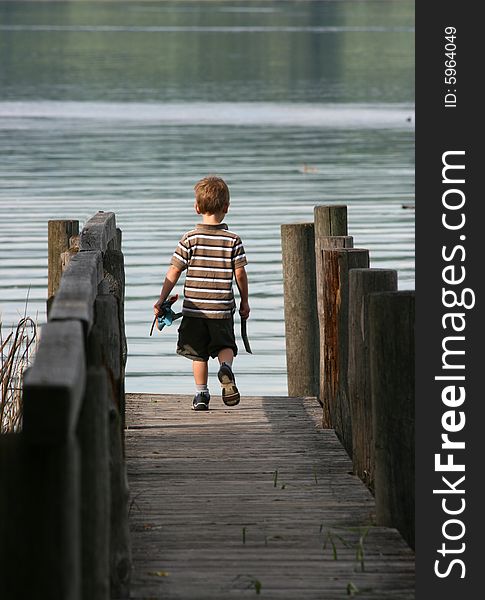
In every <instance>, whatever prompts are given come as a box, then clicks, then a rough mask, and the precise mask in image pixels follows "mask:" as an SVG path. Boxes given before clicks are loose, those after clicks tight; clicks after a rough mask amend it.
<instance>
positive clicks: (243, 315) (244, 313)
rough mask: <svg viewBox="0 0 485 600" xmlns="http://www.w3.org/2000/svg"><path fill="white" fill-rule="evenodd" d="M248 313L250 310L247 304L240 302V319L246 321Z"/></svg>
mask: <svg viewBox="0 0 485 600" xmlns="http://www.w3.org/2000/svg"><path fill="white" fill-rule="evenodd" d="M250 312H251V309H250V308H249V302H241V304H240V306H239V314H240V315H241V319H247V318H248V317H249V313H250Z"/></svg>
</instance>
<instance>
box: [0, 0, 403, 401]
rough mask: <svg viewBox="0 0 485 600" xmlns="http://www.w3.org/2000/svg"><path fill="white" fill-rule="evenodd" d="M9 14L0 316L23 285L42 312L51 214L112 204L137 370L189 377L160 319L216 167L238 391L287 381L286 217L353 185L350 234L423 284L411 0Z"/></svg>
mask: <svg viewBox="0 0 485 600" xmlns="http://www.w3.org/2000/svg"><path fill="white" fill-rule="evenodd" d="M202 5H204V6H202ZM0 25H1V30H2V31H1V33H0V50H1V54H2V57H3V58H2V65H1V66H0V258H1V265H0V290H1V311H2V319H3V322H4V324H5V323H11V322H13V321H14V320H15V319H16V314H17V312H18V311H20V310H23V305H24V302H25V298H26V296H27V294H29V297H30V299H29V305H30V307H31V309H33V310H35V311H39V315H40V320H43V319H44V300H45V296H46V284H47V271H46V262H47V249H46V232H47V220H48V219H49V218H78V219H80V220H81V221H84V220H85V219H86V218H88V217H89V216H90V215H91V214H93V213H94V212H96V211H97V210H113V211H115V212H116V215H117V221H118V224H119V226H120V227H121V229H122V230H123V240H124V250H125V259H126V274H127V302H126V322H127V332H128V336H129V351H130V358H129V363H128V379H127V388H128V390H129V391H148V390H151V391H165V392H174V391H188V392H191V390H192V382H191V377H190V374H189V371H188V369H189V368H190V365H189V363H188V361H186V360H184V359H182V358H180V357H177V356H175V355H174V346H175V339H176V327H171V328H166V329H165V330H164V332H163V334H158V333H157V334H156V335H155V336H154V337H153V338H149V337H148V332H149V327H150V322H151V313H152V309H151V306H152V303H153V300H154V299H155V297H156V296H157V294H158V292H159V288H160V284H161V281H162V278H163V276H164V273H165V270H166V266H167V264H168V262H169V259H170V255H171V253H172V251H173V248H174V246H175V244H176V242H177V240H178V238H179V236H180V234H181V233H182V232H183V231H185V230H186V229H188V228H189V227H191V226H192V225H193V223H194V222H195V220H196V215H195V214H194V213H193V208H192V205H193V197H192V188H193V185H194V183H195V181H197V180H198V179H199V178H200V177H202V176H204V175H206V174H207V173H217V174H220V175H222V176H223V177H225V178H226V179H227V181H228V183H229V186H230V189H231V194H232V201H231V209H230V212H229V215H228V218H227V222H228V223H229V225H230V227H231V228H232V229H234V230H236V231H237V232H238V233H240V235H241V236H242V238H243V239H244V242H245V246H246V250H247V253H248V256H249V260H250V264H249V265H248V273H249V277H250V289H251V301H252V302H251V303H252V315H251V321H250V324H249V334H250V338H251V345H252V347H253V351H254V353H255V354H254V356H248V355H245V353H244V351H242V352H241V356H240V358H238V363H237V365H238V373H240V375H238V382H239V383H240V387H241V388H242V389H243V391H245V392H247V393H275V394H277V393H286V379H285V360H284V323H283V299H282V281H281V255H280V251H281V249H280V239H279V230H280V224H281V223H287V222H292V221H302V220H311V218H312V211H313V206H314V205H315V204H318V203H332V202H335V203H345V204H347V205H348V207H349V227H350V230H351V231H350V233H351V234H352V235H354V238H355V245H356V246H364V247H368V248H369V249H370V250H371V260H372V262H373V265H374V266H379V267H387V268H397V269H398V270H399V277H400V286H401V288H403V289H406V288H411V287H413V286H414V259H413V256H414V249H413V237H414V213H413V211H410V210H404V209H403V208H402V205H403V204H412V203H413V202H414V196H413V172H414V171H413V141H414V131H413V125H414V115H413V106H412V93H413V89H412V79H413V71H412V33H411V32H410V30H411V27H412V3H411V2H398V3H393V2H390V3H382V2H359V3H357V4H356V3H353V2H352V3H350V2H339V3H333V2H308V3H307V2H305V3H301V2H270V3H268V2H247V3H244V6H243V5H241V3H235V2H214V3H210V8H208V7H207V4H206V3H198V2H190V3H185V2H177V3H172V2H170V3H165V2H164V3H156V2H155V3H154V2H148V3H145V2H136V3H129V4H126V5H124V8H122V7H121V5H120V4H119V3H86V2H82V3H77V2H70V3H65V4H62V3H61V4H59V3H50V2H46V3H44V2H42V3H23V2H18V3H5V2H0ZM100 27H101V28H102V27H105V28H106V27H111V28H114V29H113V31H101V30H99V28H100ZM128 27H139V28H147V27H152V28H157V27H158V28H159V29H161V28H164V27H165V28H172V30H170V31H169V30H167V31H165V32H161V31H158V32H157V31H153V32H145V33H146V35H137V36H136V37H133V32H131V31H125V29H126V28H128ZM211 27H212V28H214V27H219V28H223V29H224V28H225V30H224V31H217V32H213V31H212V32H210V31H206V29H207V28H211ZM258 27H266V28H270V29H271V30H268V31H266V32H265V33H263V32H262V31H256V30H254V29H255V28H256V29H257V28H258ZM289 27H294V28H300V29H301V31H300V30H299V31H296V30H295V31H288V28H289ZM49 28H50V29H49ZM89 28H91V29H93V31H91V30H89V31H88V29H89ZM177 28H178V29H177ZM194 28H195V29H194ZM197 28H198V29H197ZM234 28H238V29H240V30H241V31H237V32H236V31H234ZM285 28H286V29H285ZM305 28H306V29H305ZM308 28H310V29H312V28H313V29H315V31H310V30H308ZM318 28H320V29H321V31H316V29H318ZM332 28H334V29H335V31H330V30H331V29H332ZM44 29H49V32H46V31H44ZM71 29H74V30H73V31H71ZM118 29H119V31H118ZM176 29H177V30H176ZM251 29H253V30H251ZM161 34H163V35H161ZM362 52H364V53H365V55H363V54H362ZM371 58H375V59H376V60H375V62H374V63H372V64H370V63H369V64H368V63H367V61H368V60H369V59H371ZM377 58H379V60H377ZM179 288H180V289H181V286H179ZM213 370H214V369H213ZM212 383H213V388H214V386H215V385H216V381H215V378H213V382H212Z"/></svg>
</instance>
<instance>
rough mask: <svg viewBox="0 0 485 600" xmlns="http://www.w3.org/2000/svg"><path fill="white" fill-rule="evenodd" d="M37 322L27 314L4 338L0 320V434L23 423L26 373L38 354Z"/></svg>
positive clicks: (10, 430)
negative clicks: (24, 379) (34, 356)
mask: <svg viewBox="0 0 485 600" xmlns="http://www.w3.org/2000/svg"><path fill="white" fill-rule="evenodd" d="M36 342H37V325H36V323H35V322H34V321H33V320H32V319H31V318H30V317H26V316H24V317H23V318H22V319H20V321H19V322H18V324H17V327H16V328H15V329H13V330H12V331H11V332H10V333H9V334H8V335H7V337H6V338H5V339H4V337H3V332H2V323H1V321H0V433H9V432H16V431H20V429H21V426H22V393H23V375H24V371H25V369H26V368H27V367H28V366H30V364H31V362H32V358H33V355H34V354H35V348H36Z"/></svg>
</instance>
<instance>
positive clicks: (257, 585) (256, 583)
mask: <svg viewBox="0 0 485 600" xmlns="http://www.w3.org/2000/svg"><path fill="white" fill-rule="evenodd" d="M262 587H263V586H262V584H261V581H259V579H254V578H253V579H251V582H250V584H249V586H248V588H249V589H251V588H254V590H255V591H256V594H257V595H258V596H259V594H260V593H261V588H262Z"/></svg>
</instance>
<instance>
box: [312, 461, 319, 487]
mask: <svg viewBox="0 0 485 600" xmlns="http://www.w3.org/2000/svg"><path fill="white" fill-rule="evenodd" d="M313 477H314V479H315V485H318V479H317V468H316V466H315V465H313Z"/></svg>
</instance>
